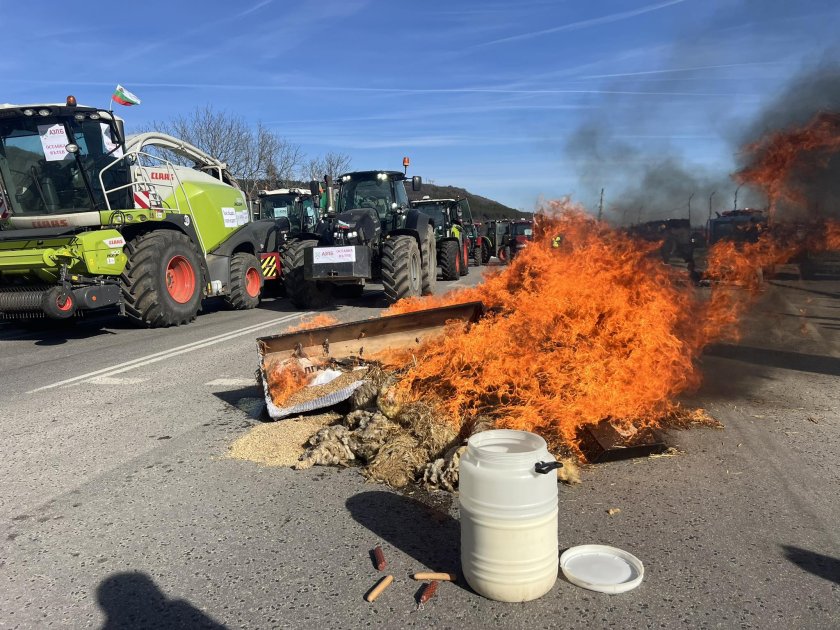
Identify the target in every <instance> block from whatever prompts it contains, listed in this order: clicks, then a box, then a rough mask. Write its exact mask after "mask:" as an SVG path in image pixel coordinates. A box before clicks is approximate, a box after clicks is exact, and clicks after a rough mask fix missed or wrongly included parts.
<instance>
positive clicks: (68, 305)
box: [55, 295, 73, 313]
mask: <svg viewBox="0 0 840 630" xmlns="http://www.w3.org/2000/svg"><path fill="white" fill-rule="evenodd" d="M55 305H56V308H58V310H59V311H62V312H63V313H66V312H67V311H72V310H73V298H72V297H70V296H69V295H68V296H66V297H65V298H64V304H62V303H61V297H57V298H55Z"/></svg>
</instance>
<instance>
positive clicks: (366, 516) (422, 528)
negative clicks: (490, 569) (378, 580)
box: [346, 491, 461, 572]
mask: <svg viewBox="0 0 840 630" xmlns="http://www.w3.org/2000/svg"><path fill="white" fill-rule="evenodd" d="M346 505H347V509H348V510H349V511H350V514H351V516H352V517H353V519H354V520H355V521H356V522H357V523H359V524H361V525H364V526H365V527H366V528H368V529H369V530H370V531H371V532H373V533H374V534H375V535H376V536H377V537H379V538H381V539H382V540H383V541H385V542H386V543H388V544H390V545H392V546H393V547H396V548H397V549H399V550H400V551H402V552H403V553H405V554H407V555H409V556H411V557H412V558H414V559H415V560H416V561H417V562H419V563H420V564H421V565H422V566H423V567H426V568H428V569H430V570H432V571H448V572H453V571H456V570H457V568H458V567H460V555H459V554H460V536H461V528H460V525H459V523H458V521H457V520H455V519H454V518H452V517H451V516H450V515H449V514H448V513H446V512H445V511H443V510H442V509H440V508H438V507H434V506H431V505H427V504H426V503H423V502H421V501H418V500H416V499H412V498H410V497H406V496H403V495H400V494H396V493H394V492H384V491H369V492H360V493H359V494H355V495H353V496H352V497H350V498H349V499H347V502H346ZM419 568H420V567H418V569H419Z"/></svg>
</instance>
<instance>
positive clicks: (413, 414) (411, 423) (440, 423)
mask: <svg viewBox="0 0 840 630" xmlns="http://www.w3.org/2000/svg"><path fill="white" fill-rule="evenodd" d="M397 421H398V422H399V423H400V425H401V426H403V427H404V428H405V429H407V430H408V431H410V432H411V434H412V435H414V436H415V437H416V438H417V440H418V441H419V443H420V445H421V446H422V447H423V448H425V449H427V450H428V451H429V453H430V454H431V455H432V457H436V456H438V455H439V454H440V453H442V452H443V451H445V450H446V449H448V448H449V447H450V446H452V443H453V442H454V441H455V440H456V439H457V438H458V431H457V430H456V429H455V427H453V426H452V425H451V424H449V423H448V422H447V421H446V419H445V418H443V417H441V416H440V415H439V413H438V412H437V411H436V410H435V408H434V407H432V406H431V405H429V404H428V403H425V402H417V403H412V404H410V405H408V406H406V407H405V408H404V409H403V410H402V412H401V413H400V414H399V416H398V417H397Z"/></svg>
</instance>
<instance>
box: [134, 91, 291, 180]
mask: <svg viewBox="0 0 840 630" xmlns="http://www.w3.org/2000/svg"><path fill="white" fill-rule="evenodd" d="M152 129H154V130H156V131H162V132H164V133H168V134H169V135H172V136H175V137H177V138H181V139H182V140H186V141H187V142H189V143H190V144H194V145H195V146H197V147H198V148H199V149H202V150H204V151H206V152H207V153H209V154H210V155H212V156H213V157H215V158H217V159H219V160H221V161H222V162H226V163H227V165H228V170H230V172H231V174H232V175H233V176H234V177H236V178H237V179H238V180H239V183H240V185H241V186H242V188H243V189H244V190H245V192H246V194H247V195H248V196H250V197H253V196H255V194H256V191H257V190H258V189H260V188H263V187H266V188H275V187H277V186H282V185H286V184H288V182H289V181H290V180H291V179H292V177H293V174H294V172H295V171H296V170H297V169H298V168H299V167H300V165H301V163H302V161H303V152H302V151H301V148H300V147H299V146H298V145H296V144H292V143H290V142H288V141H287V140H285V139H283V138H281V137H280V136H279V135H277V134H276V133H275V132H273V131H271V130H269V129H267V128H266V127H265V126H264V125H263V124H262V123H258V124H257V126H256V128H252V127H250V126H249V125H248V123H247V122H245V120H244V119H243V118H241V117H239V116H236V115H233V114H230V113H228V112H225V111H217V110H215V109H214V108H213V106H212V105H205V106H204V107H198V108H196V109H195V110H193V112H191V113H190V114H187V115H185V116H177V117H175V118H173V119H172V120H171V121H169V122H152V123H151V124H150V125H149V130H152Z"/></svg>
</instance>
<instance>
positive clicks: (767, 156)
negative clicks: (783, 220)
mask: <svg viewBox="0 0 840 630" xmlns="http://www.w3.org/2000/svg"><path fill="white" fill-rule="evenodd" d="M838 150H840V114H835V113H822V114H818V115H817V116H815V117H814V118H813V119H812V120H811V121H810V122H809V123H808V124H807V125H805V126H804V127H802V128H799V129H792V130H787V131H779V132H776V133H773V134H770V135H769V136H767V137H765V138H763V139H761V140H759V141H758V142H755V143H753V144H750V145H749V146H747V148H746V151H747V152H748V153H750V154H752V156H753V160H754V161H753V163H752V164H751V165H750V166H748V167H746V168H744V169H743V170H741V171H740V172H739V173H737V174H736V176H735V177H736V179H737V180H738V181H739V182H741V183H745V184H752V185H755V186H759V187H761V188H763V189H764V190H765V192H766V193H767V197H768V199H769V201H770V216H771V219H772V218H773V214H774V212H775V208H776V204H777V203H778V202H779V201H790V202H792V203H794V204H796V205H803V204H804V202H805V199H804V196H803V194H802V192H801V191H800V190H798V189H797V188H796V184H795V183H794V181H793V175H794V173H795V172H796V171H797V170H798V169H800V168H804V167H808V166H811V167H819V166H821V165H824V164H825V163H826V162H827V160H828V158H829V157H830V156H831V154H833V153H836V152H837V151H838ZM808 162H810V164H809V163H808Z"/></svg>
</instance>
